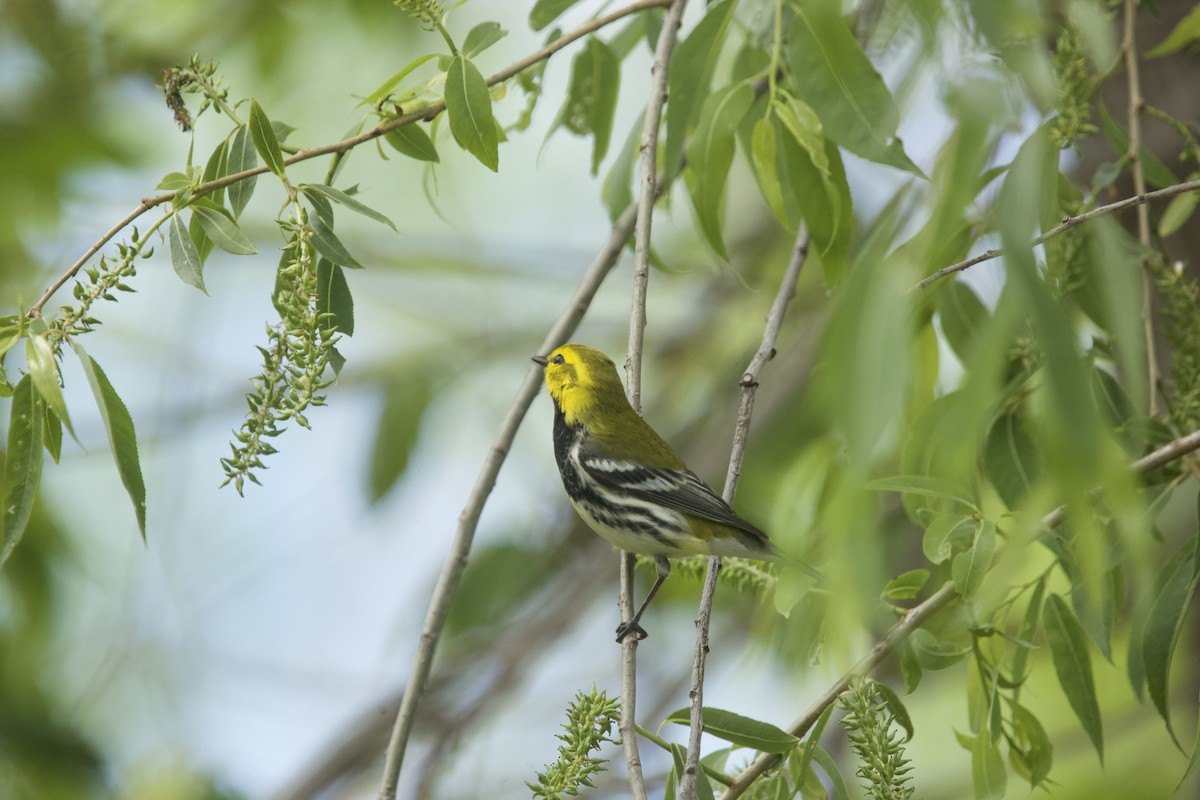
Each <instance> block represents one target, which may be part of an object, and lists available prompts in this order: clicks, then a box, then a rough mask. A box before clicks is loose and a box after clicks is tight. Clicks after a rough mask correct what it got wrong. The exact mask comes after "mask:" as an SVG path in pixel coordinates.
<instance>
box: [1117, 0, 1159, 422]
mask: <svg viewBox="0 0 1200 800" xmlns="http://www.w3.org/2000/svg"><path fill="white" fill-rule="evenodd" d="M1124 15H1125V21H1124V28H1125V31H1124V35H1123V37H1122V41H1121V47H1122V49H1123V50H1124V51H1125V77H1126V86H1127V90H1128V93H1129V106H1128V113H1127V123H1128V125H1129V150H1128V151H1127V152H1126V156H1125V157H1126V159H1127V160H1128V161H1129V164H1130V167H1131V171H1132V172H1133V192H1134V194H1144V193H1145V191H1146V165H1145V164H1143V163H1142V103H1143V100H1142V83H1141V79H1140V78H1139V77H1138V72H1139V65H1138V51H1137V36H1136V30H1137V25H1136V22H1137V3H1136V2H1134V0H1125V10H1124ZM1137 232H1138V244H1140V245H1141V246H1142V251H1143V253H1145V252H1149V249H1150V207H1149V206H1147V205H1145V204H1143V205H1140V206H1138V207H1137ZM1152 297H1153V284H1152V282H1151V276H1150V265H1149V263H1148V262H1147V260H1146V257H1145V256H1144V255H1143V256H1142V328H1143V331H1144V334H1143V335H1144V338H1145V339H1146V369H1147V375H1146V391H1147V393H1148V396H1147V404H1146V408H1147V410H1148V412H1149V414H1150V416H1151V417H1155V416H1157V415H1158V391H1157V387H1158V364H1157V358H1158V357H1157V355H1156V354H1155V348H1154V320H1153V318H1152V317H1151V313H1150V312H1151V308H1150V303H1151V298H1152Z"/></svg>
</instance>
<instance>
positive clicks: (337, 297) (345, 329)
mask: <svg viewBox="0 0 1200 800" xmlns="http://www.w3.org/2000/svg"><path fill="white" fill-rule="evenodd" d="M317 313H318V314H329V315H331V316H330V322H322V323H321V327H322V328H326V327H329V326H330V324H333V325H336V326H337V329H338V333H344V334H345V335H347V336H353V335H354V298H353V297H351V295H350V285H349V284H348V283H346V273H345V272H343V271H342V268H341V267H340V266H338V265H337V264H334V263H333V262H332V261H330V260H329V259H326V258H322V259H318V261H317Z"/></svg>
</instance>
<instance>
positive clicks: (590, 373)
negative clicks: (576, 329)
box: [538, 344, 625, 424]
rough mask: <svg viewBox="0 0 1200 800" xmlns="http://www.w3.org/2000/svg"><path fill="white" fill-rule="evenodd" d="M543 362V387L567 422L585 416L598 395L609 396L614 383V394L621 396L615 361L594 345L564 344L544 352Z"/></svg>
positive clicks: (622, 395)
mask: <svg viewBox="0 0 1200 800" xmlns="http://www.w3.org/2000/svg"><path fill="white" fill-rule="evenodd" d="M538 363H541V361H540V360H538ZM544 366H545V370H546V389H547V390H548V391H549V392H550V396H551V397H552V398H554V402H555V403H556V404H557V405H558V407H559V408H560V409H562V412H563V414H564V415H565V416H566V418H567V423H568V424H574V423H575V421H576V419H578V418H579V417H580V416H586V415H587V413H588V411H589V409H590V408H591V406H592V405H593V404H595V403H596V401H597V400H598V399H599V398H603V397H609V396H611V391H612V389H613V387H614V385H615V388H616V391H617V397H620V398H624V396H625V394H624V390H623V389H622V388H621V379H620V377H619V376H618V375H617V365H616V364H614V363H613V362H612V360H611V359H609V357H608V356H606V355H604V353H601V352H600V351H599V350H597V349H595V348H594V347H588V346H587V345H584V344H564V345H563V346H562V347H560V348H558V349H557V350H554V351H553V352H551V353H550V355H548V356H546V361H545V364H544Z"/></svg>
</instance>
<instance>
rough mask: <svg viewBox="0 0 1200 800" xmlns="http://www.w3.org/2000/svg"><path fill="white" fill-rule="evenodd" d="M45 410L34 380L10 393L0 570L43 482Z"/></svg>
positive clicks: (22, 382)
mask: <svg viewBox="0 0 1200 800" xmlns="http://www.w3.org/2000/svg"><path fill="white" fill-rule="evenodd" d="M43 413H45V406H44V405H43V404H42V402H41V398H39V397H38V394H37V389H35V388H34V386H33V379H32V378H31V377H30V376H29V375H25V376H24V377H22V378H21V380H20V381H18V382H17V386H16V390H15V391H14V392H13V397H12V407H11V410H10V412H9V418H8V444H7V446H6V449H5V452H4V484H5V486H6V488H7V491H6V493H5V496H4V516H3V519H4V539H3V541H0V566H2V565H3V564H4V562H5V561H7V560H8V557H9V556H10V555H12V551H13V550H14V549H15V548H16V546H17V544H19V543H20V541H21V536H22V535H23V534H24V533H25V527H26V526H27V525H28V524H29V515H30V514H31V513H32V512H33V501H34V500H35V499H36V498H37V491H38V486H39V485H40V484H41V482H42V458H43V456H42V431H43V430H44V427H45V426H44V424H43V422H42V414H43Z"/></svg>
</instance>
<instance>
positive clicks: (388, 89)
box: [359, 53, 438, 107]
mask: <svg viewBox="0 0 1200 800" xmlns="http://www.w3.org/2000/svg"><path fill="white" fill-rule="evenodd" d="M437 57H438V54H437V53H426V54H425V55H423V56H420V57H418V58H414V59H413V60H412V61H410V62H408V64H406V65H405V66H404V68H403V69H402V70H400V71H399V72H397V73H396V74H395V75H393V76H392V77H390V78H388V79H387V80H386V81H384V82H383V83H382V84H381V85H380V86H379V88H378V89H376V90H375V91H373V92H371V93H370V94H369V95H367V96H366V97H364V98H363V100H362V102H361V103H359V105H360V106H374V107H379V106H380V105H381V104H382V102H383V101H384V100H385V99H387V97H388V95H390V94H391V93H392V90H393V89H395V88H396V87H397V86H399V85H400V81H402V80H404V79H405V78H407V77H408V75H409V73H411V72H412V71H413V70H415V69H416V68H417V67H419V66H421V65H422V64H424V63H426V62H428V61H432V60H433V59H435V58H437Z"/></svg>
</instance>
